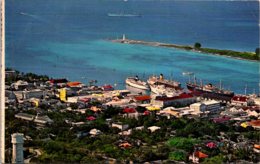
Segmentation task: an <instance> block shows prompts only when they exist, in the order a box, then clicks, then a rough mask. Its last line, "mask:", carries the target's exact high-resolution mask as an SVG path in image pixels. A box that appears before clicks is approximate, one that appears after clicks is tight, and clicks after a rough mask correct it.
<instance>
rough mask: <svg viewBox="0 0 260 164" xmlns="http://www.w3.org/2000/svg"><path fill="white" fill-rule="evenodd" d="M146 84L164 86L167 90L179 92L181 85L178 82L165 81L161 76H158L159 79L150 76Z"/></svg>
mask: <svg viewBox="0 0 260 164" xmlns="http://www.w3.org/2000/svg"><path fill="white" fill-rule="evenodd" d="M147 83H148V84H149V85H152V84H154V85H164V86H165V87H167V88H174V89H175V90H181V89H182V88H181V83H180V82H178V81H174V80H166V79H164V77H163V74H160V76H159V77H157V76H151V77H149V79H148V80H147Z"/></svg>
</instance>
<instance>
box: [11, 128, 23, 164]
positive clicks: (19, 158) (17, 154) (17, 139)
mask: <svg viewBox="0 0 260 164" xmlns="http://www.w3.org/2000/svg"><path fill="white" fill-rule="evenodd" d="M23 143H24V141H23V134H21V133H14V134H12V144H13V158H12V163H20V164H21V163H24V159H23Z"/></svg>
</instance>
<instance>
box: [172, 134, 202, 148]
mask: <svg viewBox="0 0 260 164" xmlns="http://www.w3.org/2000/svg"><path fill="white" fill-rule="evenodd" d="M199 142H200V140H198V139H193V138H184V137H174V138H171V139H169V140H168V142H167V144H168V145H169V146H170V147H174V148H176V149H182V150H185V151H190V150H193V146H194V145H195V144H197V143H199Z"/></svg>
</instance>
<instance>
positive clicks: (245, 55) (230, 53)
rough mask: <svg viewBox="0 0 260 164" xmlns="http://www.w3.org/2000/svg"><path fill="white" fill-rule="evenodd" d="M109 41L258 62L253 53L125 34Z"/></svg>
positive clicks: (257, 56)
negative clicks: (140, 37)
mask: <svg viewBox="0 0 260 164" xmlns="http://www.w3.org/2000/svg"><path fill="white" fill-rule="evenodd" d="M110 41H112V42H115V43H123V44H140V45H146V46H154V47H166V48H177V49H182V50H187V51H195V52H199V53H204V54H211V55H221V56H226V57H232V58H235V59H242V60H251V61H259V59H260V58H259V55H258V54H256V53H254V52H239V51H234V50H222V49H214V48H201V47H200V48H196V47H194V46H191V45H179V44H173V43H161V42H153V41H144V40H134V39H128V38H126V36H125V34H123V37H122V38H120V39H111V40H110Z"/></svg>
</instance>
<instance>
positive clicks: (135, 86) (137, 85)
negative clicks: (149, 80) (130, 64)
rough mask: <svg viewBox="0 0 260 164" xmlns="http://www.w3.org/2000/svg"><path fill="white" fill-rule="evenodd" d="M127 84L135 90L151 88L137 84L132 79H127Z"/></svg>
mask: <svg viewBox="0 0 260 164" xmlns="http://www.w3.org/2000/svg"><path fill="white" fill-rule="evenodd" d="M125 83H126V84H127V85H129V86H131V87H134V88H138V89H142V90H149V87H148V86H147V85H141V84H137V83H135V82H134V81H133V80H132V79H126V80H125Z"/></svg>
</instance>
